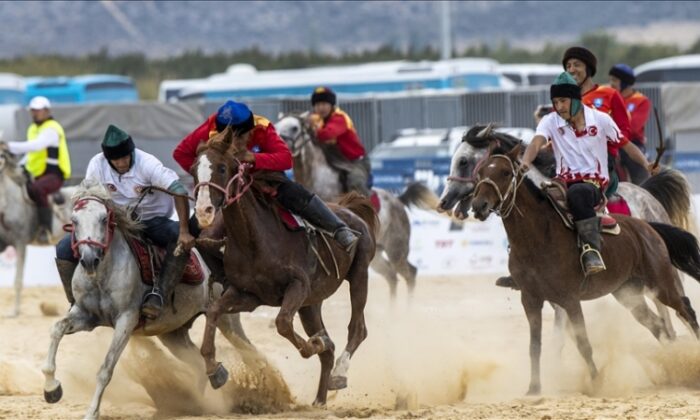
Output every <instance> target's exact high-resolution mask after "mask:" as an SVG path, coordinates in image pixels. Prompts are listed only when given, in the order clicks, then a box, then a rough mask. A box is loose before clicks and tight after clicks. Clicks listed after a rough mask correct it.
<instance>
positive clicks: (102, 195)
mask: <svg viewBox="0 0 700 420" xmlns="http://www.w3.org/2000/svg"><path fill="white" fill-rule="evenodd" d="M87 197H95V198H98V199H100V200H102V201H103V202H104V203H105V206H107V208H108V209H110V210H111V211H112V213H113V214H114V221H115V222H116V224H117V228H118V229H119V230H120V231H121V232H122V233H123V234H124V235H126V236H128V237H132V238H138V237H140V235H141V231H142V230H143V224H142V223H141V222H140V221H139V220H134V219H133V218H132V217H131V214H132V211H131V209H129V208H124V207H121V206H118V205H116V204H115V203H114V201H112V196H111V194H110V193H109V191H107V189H106V188H105V187H104V185H102V184H101V183H99V182H98V181H96V180H94V179H85V180H83V182H82V183H80V185H79V186H78V187H77V189H76V190H75V192H74V193H73V196H72V197H71V200H72V202H73V204H74V205H75V203H76V202H77V201H79V200H81V199H83V198H87Z"/></svg>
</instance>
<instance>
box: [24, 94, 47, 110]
mask: <svg viewBox="0 0 700 420" xmlns="http://www.w3.org/2000/svg"><path fill="white" fill-rule="evenodd" d="M49 108H51V102H49V100H48V99H47V98H46V97H45V96H35V97H33V98H32V100H31V101H29V109H49Z"/></svg>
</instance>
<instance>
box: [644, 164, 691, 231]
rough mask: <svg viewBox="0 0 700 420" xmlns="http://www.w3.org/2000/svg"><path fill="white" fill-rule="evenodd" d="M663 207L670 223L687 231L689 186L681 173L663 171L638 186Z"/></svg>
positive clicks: (673, 170)
mask: <svg viewBox="0 0 700 420" xmlns="http://www.w3.org/2000/svg"><path fill="white" fill-rule="evenodd" d="M640 186H641V187H642V188H644V189H645V190H647V191H649V193H650V194H651V195H653V196H654V198H656V199H657V200H659V203H661V205H662V206H663V207H664V209H665V210H666V213H668V217H669V218H670V219H671V223H673V224H674V225H675V226H678V227H681V228H684V229H687V228H688V227H689V220H688V215H689V214H690V186H689V185H688V181H687V180H686V179H685V177H684V176H683V174H682V173H680V172H679V171H677V170H675V169H664V170H663V171H661V172H659V173H658V174H656V175H654V176H652V177H650V178H649V179H647V180H646V181H644V182H643V183H642V185H640Z"/></svg>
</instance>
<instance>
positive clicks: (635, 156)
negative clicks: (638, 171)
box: [621, 141, 649, 169]
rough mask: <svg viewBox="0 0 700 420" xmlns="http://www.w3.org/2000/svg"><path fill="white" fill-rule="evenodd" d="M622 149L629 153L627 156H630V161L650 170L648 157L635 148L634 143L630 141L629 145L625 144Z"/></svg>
mask: <svg viewBox="0 0 700 420" xmlns="http://www.w3.org/2000/svg"><path fill="white" fill-rule="evenodd" d="M621 149H622V150H624V151H625V152H627V156H629V157H630V159H632V160H633V161H635V162H637V163H638V164H639V165H641V166H642V167H644V168H647V169H648V168H649V162H648V161H647V158H646V156H644V154H643V153H642V151H641V150H639V148H638V147H637V146H635V145H634V143H632V142H629V141H628V142H627V143H625V145H624V146H622V147H621Z"/></svg>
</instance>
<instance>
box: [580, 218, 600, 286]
mask: <svg viewBox="0 0 700 420" xmlns="http://www.w3.org/2000/svg"><path fill="white" fill-rule="evenodd" d="M576 232H577V234H578V244H579V250H580V251H581V257H580V259H581V268H582V269H583V274H584V275H585V276H586V277H588V276H590V275H592V274H596V273H600V272H601V271H605V262H603V256H602V255H601V254H600V250H601V247H600V242H601V239H600V219H599V218H597V217H591V218H589V219H585V220H579V221H578V222H576Z"/></svg>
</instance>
